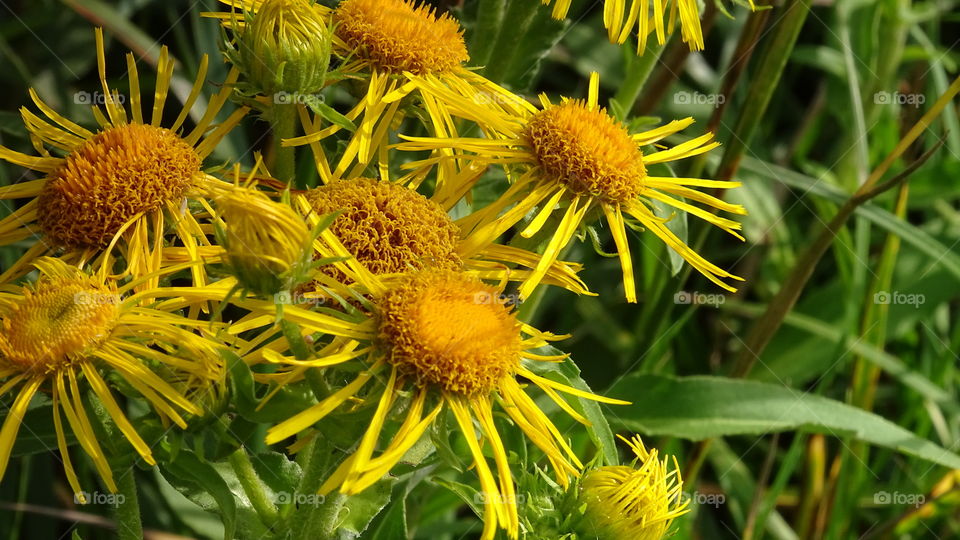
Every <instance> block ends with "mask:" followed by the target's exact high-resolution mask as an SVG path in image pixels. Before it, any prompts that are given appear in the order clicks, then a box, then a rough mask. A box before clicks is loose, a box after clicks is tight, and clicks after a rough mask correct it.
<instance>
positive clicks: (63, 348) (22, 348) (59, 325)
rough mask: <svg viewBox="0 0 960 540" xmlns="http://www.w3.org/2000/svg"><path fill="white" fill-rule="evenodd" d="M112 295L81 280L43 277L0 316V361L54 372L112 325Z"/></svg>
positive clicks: (114, 301) (114, 303)
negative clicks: (0, 329)
mask: <svg viewBox="0 0 960 540" xmlns="http://www.w3.org/2000/svg"><path fill="white" fill-rule="evenodd" d="M118 304H119V297H118V296H117V293H116V291H114V290H111V289H109V288H107V287H104V286H102V285H99V284H96V283H92V282H87V281H86V280H81V279H69V278H48V279H42V280H41V281H39V282H38V283H37V286H36V288H35V289H34V290H29V289H27V290H26V291H25V293H24V297H23V299H22V300H21V301H20V302H19V303H16V304H14V305H13V307H12V310H10V311H9V312H8V313H6V314H4V315H3V320H2V328H3V332H2V334H0V363H5V364H7V365H9V366H11V367H15V368H17V369H20V370H22V371H31V370H39V371H41V372H43V373H46V372H50V371H55V370H57V369H58V368H60V367H62V366H64V365H66V364H69V363H70V362H72V361H73V360H74V359H76V358H78V357H82V356H83V354H84V353H85V352H86V351H88V350H89V349H91V348H93V347H96V346H97V345H99V344H101V343H103V341H105V340H106V339H107V337H109V335H110V332H111V331H112V330H113V327H114V325H115V324H116V320H117V315H118V311H119V306H118Z"/></svg>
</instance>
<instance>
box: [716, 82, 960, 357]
mask: <svg viewBox="0 0 960 540" xmlns="http://www.w3.org/2000/svg"><path fill="white" fill-rule="evenodd" d="M958 92H960V77H957V79H956V80H954V82H953V84H951V85H950V87H949V88H948V89H947V91H946V92H945V93H944V94H943V95H942V96H940V98H939V99H938V100H937V102H936V103H934V104H933V106H932V107H931V108H930V110H929V111H927V113H926V114H924V115H923V117H922V118H921V119H920V120H919V121H918V122H917V123H916V124H915V125H914V126H913V127H912V128H911V129H910V131H908V132H907V134H906V135H905V136H904V137H903V138H902V139H901V140H900V142H899V144H897V146H896V148H894V150H893V151H892V152H890V154H889V155H887V157H886V158H885V159H884V160H883V162H882V163H881V164H880V165H879V166H878V167H877V168H875V169H874V170H873V172H872V173H871V174H870V177H869V178H868V179H867V181H866V182H864V183H863V185H862V186H860V189H859V190H857V192H856V193H855V194H854V195H853V196H851V197H850V198H849V199H848V200H847V202H846V203H845V204H844V205H843V206H842V207H841V208H840V210H839V211H838V212H837V215H836V216H834V218H833V219H832V220H831V221H830V223H829V224H828V225H827V226H826V227H825V228H823V229H822V230H821V233H820V235H819V236H818V237H817V238H816V240H815V241H814V242H813V243H812V244H811V245H810V246H809V247H808V248H807V249H806V250H805V251H804V253H803V255H802V256H801V257H800V259H799V260H798V262H797V265H796V266H795V267H794V269H793V271H792V272H791V273H790V275H789V276H788V277H787V279H786V281H785V282H784V284H783V286H782V287H781V288H780V291H779V292H778V293H777V295H776V296H775V297H774V298H773V299H772V300H771V301H770V303H769V305H768V307H767V310H766V312H765V313H764V315H763V316H762V317H761V318H760V319H758V321H757V323H755V324H754V325H753V327H752V328H751V330H750V333H749V334H748V336H747V339H746V342H745V343H744V347H743V350H742V352H741V356H740V359H739V361H738V364H737V367H736V368H735V370H734V373H735V375H738V376H745V375H746V374H748V373H749V372H750V369H751V368H752V367H753V364H754V363H755V362H756V360H757V359H758V358H759V357H760V355H761V354H763V350H764V349H765V348H766V346H767V344H769V343H770V340H771V339H772V338H773V335H774V334H775V333H776V332H777V330H778V329H779V328H780V326H781V325H782V324H783V320H784V317H786V315H787V313H788V312H789V311H790V310H791V309H793V306H794V304H796V302H797V300H798V299H799V298H800V294H801V293H802V292H803V289H804V287H805V286H806V284H807V281H808V280H809V279H810V276H811V275H813V270H814V268H815V267H816V265H817V263H819V262H820V259H821V258H822V257H823V255H824V253H826V251H827V249H829V247H830V245H831V244H832V243H833V238H834V237H835V236H836V233H837V231H839V230H840V228H841V227H842V226H843V225H844V224H845V223H846V221H847V219H848V218H849V217H850V215H851V214H852V213H853V211H854V210H856V209H857V207H859V206H860V205H862V204H863V203H865V202H867V201H869V200H870V199H872V198H873V197H876V196H877V195H879V194H880V193H882V192H883V191H885V190H886V189H890V188H891V187H894V185H896V184H897V183H899V182H902V181H904V180H906V177H907V176H909V174H910V173H911V172H913V169H915V168H916V167H918V166H919V165H920V162H922V160H925V159H927V158H929V157H930V152H928V153H927V154H925V157H923V158H921V160H918V162H915V163H914V164H912V165H911V166H910V167H908V168H907V170H906V171H904V173H901V174H900V175H897V176H896V177H894V178H893V179H892V180H890V181H887V182H885V183H884V184H882V185H881V186H877V185H876V184H877V182H878V181H879V180H880V178H882V177H883V175H884V174H886V172H887V171H888V170H889V169H890V167H891V166H892V165H893V164H894V162H896V161H897V160H898V159H899V158H900V156H902V155H903V153H904V152H906V150H907V148H908V147H909V146H910V145H911V144H913V142H914V141H916V140H917V138H919V137H920V135H921V134H923V133H924V132H925V131H926V130H927V128H928V127H929V126H930V124H932V123H933V121H934V120H935V119H936V118H937V117H938V116H939V115H940V113H941V112H942V111H943V108H944V107H946V105H947V103H949V102H950V100H952V99H953V98H954V96H956V95H957V93H958ZM937 148H939V146H936V147H934V150H936V149H937Z"/></svg>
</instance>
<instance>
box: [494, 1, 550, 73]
mask: <svg viewBox="0 0 960 540" xmlns="http://www.w3.org/2000/svg"><path fill="white" fill-rule="evenodd" d="M538 9H540V2H527V1H524V2H513V3H511V4H510V5H509V7H508V8H507V14H506V15H505V16H504V17H503V21H504V22H509V24H500V28H499V30H498V32H497V42H496V44H494V45H493V52H492V53H491V55H490V59H492V60H494V63H492V64H487V66H486V68H484V70H483V75H484V76H485V77H486V78H488V79H490V80H491V81H493V82H496V83H502V82H503V80H504V78H505V77H506V76H507V74H509V73H510V68H512V67H513V63H514V61H515V60H516V53H517V39H516V37H517V36H522V35H525V34H526V33H527V31H528V30H529V29H530V25H532V24H533V19H534V17H536V15H537V10H538Z"/></svg>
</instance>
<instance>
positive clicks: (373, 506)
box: [337, 477, 406, 538]
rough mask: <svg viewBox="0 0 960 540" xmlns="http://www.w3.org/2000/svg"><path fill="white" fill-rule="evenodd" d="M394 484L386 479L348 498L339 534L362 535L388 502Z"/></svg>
mask: <svg viewBox="0 0 960 540" xmlns="http://www.w3.org/2000/svg"><path fill="white" fill-rule="evenodd" d="M396 482H397V479H396V478H392V477H387V478H384V479H383V480H381V481H379V482H377V483H376V484H374V485H372V486H370V487H369V488H367V489H365V490H363V492H362V493H359V494H357V495H353V496H351V497H350V498H348V499H347V502H346V504H345V505H344V509H343V511H342V514H343V515H345V517H344V518H343V521H342V522H341V523H340V524H339V525H338V527H337V530H338V531H339V532H340V534H341V535H343V534H344V533H346V534H347V535H349V536H360V535H361V534H363V532H364V531H365V530H367V527H369V526H370V523H371V522H372V521H373V520H374V518H376V517H377V515H378V514H379V513H380V511H381V510H383V509H384V507H386V506H387V504H388V503H389V502H390V496H391V492H392V491H393V486H394V484H396ZM373 538H406V536H405V535H404V536H384V537H380V536H373Z"/></svg>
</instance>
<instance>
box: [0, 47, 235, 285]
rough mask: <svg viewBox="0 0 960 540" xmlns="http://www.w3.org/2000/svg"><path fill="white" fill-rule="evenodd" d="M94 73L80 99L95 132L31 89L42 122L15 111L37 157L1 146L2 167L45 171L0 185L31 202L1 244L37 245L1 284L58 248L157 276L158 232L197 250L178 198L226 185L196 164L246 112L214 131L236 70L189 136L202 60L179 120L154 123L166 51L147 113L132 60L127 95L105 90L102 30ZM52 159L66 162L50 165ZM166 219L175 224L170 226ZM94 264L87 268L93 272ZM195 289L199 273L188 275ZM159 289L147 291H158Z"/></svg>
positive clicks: (201, 238)
mask: <svg viewBox="0 0 960 540" xmlns="http://www.w3.org/2000/svg"><path fill="white" fill-rule="evenodd" d="M96 41H97V67H98V70H99V75H100V82H101V86H102V92H100V91H98V92H95V93H93V94H90V93H86V94H85V95H82V94H80V97H81V98H84V99H87V100H88V101H93V100H94V98H97V100H99V99H100V98H102V100H103V102H102V103H99V104H97V103H94V106H93V115H94V117H95V118H96V120H97V123H98V124H99V126H100V130H99V131H97V132H96V133H95V132H93V131H90V130H88V129H86V128H84V127H82V126H80V125H79V124H77V123H75V122H72V121H71V120H69V119H67V118H64V117H63V116H61V115H60V114H58V113H57V112H56V111H54V110H53V109H51V108H50V107H49V106H48V105H47V104H46V103H44V102H43V101H41V100H40V98H39V97H38V96H37V93H36V92H35V91H33V90H31V91H30V97H31V98H32V100H33V102H34V104H35V105H36V106H37V108H39V109H40V111H41V112H42V113H43V114H44V115H45V116H46V117H47V119H48V120H49V121H48V120H45V119H43V118H41V117H40V116H38V115H36V114H34V113H32V112H30V111H29V110H27V109H26V108H24V109H23V110H22V115H23V121H24V124H25V125H26V127H27V129H28V130H29V131H30V134H31V136H32V137H33V140H34V144H35V145H36V147H37V148H38V152H39V153H40V154H41V157H35V156H31V155H27V154H23V153H20V152H16V151H13V150H10V149H8V148H5V147H2V146H0V159H3V160H5V161H9V162H10V163H14V164H17V165H20V166H23V167H27V168H29V169H33V170H35V171H38V172H40V173H42V174H43V175H44V176H43V178H41V179H39V180H33V181H30V182H22V183H19V184H13V185H10V186H4V187H0V200H9V199H30V201H29V202H27V203H26V204H25V205H23V206H22V207H20V208H19V209H18V210H17V211H16V212H14V213H12V214H11V215H9V216H7V217H5V218H4V219H2V220H0V246H3V245H9V244H12V243H14V242H19V241H22V240H25V239H29V238H35V239H36V242H35V243H34V244H33V246H32V247H31V248H30V249H29V250H28V251H27V253H26V254H24V256H23V257H21V258H20V260H19V261H17V262H16V263H14V264H13V265H12V266H11V267H10V268H8V269H6V271H5V272H3V274H2V275H0V283H4V282H7V281H10V280H12V279H15V278H17V277H19V276H21V275H23V273H25V272H26V271H28V270H29V267H30V265H31V263H32V262H33V261H34V260H36V259H37V258H38V257H42V256H44V255H49V254H53V253H56V252H60V251H61V250H64V251H65V253H63V254H62V256H63V257H64V258H65V259H66V260H67V261H68V262H71V263H81V262H89V261H91V258H92V257H96V256H97V255H98V254H99V256H100V257H101V260H102V259H103V258H104V257H106V258H109V257H111V256H112V249H110V248H111V247H112V246H114V245H117V246H118V247H119V248H120V251H121V255H123V259H124V261H125V262H126V263H127V265H128V267H127V270H126V273H129V274H132V275H134V276H136V277H140V276H144V275H156V274H157V272H158V271H159V270H160V269H161V266H162V265H163V264H164V262H165V260H164V257H163V254H162V253H160V252H162V251H163V248H164V247H166V242H165V240H167V239H166V238H164V234H165V232H166V231H167V230H170V231H172V234H171V240H172V237H174V236H175V237H176V241H177V243H178V244H179V245H180V246H183V249H186V250H187V251H189V252H196V249H197V247H198V246H200V245H203V244H206V243H207V241H206V237H205V235H204V234H203V233H202V232H201V231H200V225H199V224H198V222H197V221H196V218H195V217H194V215H193V213H192V212H186V211H184V210H185V209H186V208H187V206H186V205H185V198H187V199H202V198H206V197H207V196H209V195H211V194H214V193H216V192H218V191H220V190H222V189H225V188H226V187H229V184H226V183H225V182H222V181H220V180H218V179H216V178H214V177H212V176H209V175H207V174H204V173H203V172H202V170H201V166H202V163H203V160H204V159H205V158H206V157H207V156H208V155H210V153H211V152H213V149H214V147H215V146H216V145H217V143H218V142H219V141H220V140H221V139H222V138H223V137H224V136H225V135H226V134H227V133H228V132H229V131H230V130H231V129H232V128H233V127H234V126H236V125H237V124H238V123H239V122H240V120H241V118H242V117H243V116H244V115H245V114H246V112H247V110H246V109H245V108H242V109H239V110H237V111H235V112H234V113H233V114H231V115H230V116H229V117H227V118H226V119H225V120H224V121H223V122H222V123H220V124H214V121H215V118H216V116H217V115H218V114H219V112H220V110H221V109H222V108H223V106H224V105H225V104H226V102H227V100H228V98H229V97H230V94H231V92H232V91H233V88H232V85H233V83H234V82H235V81H236V79H237V75H238V72H236V71H232V72H231V73H230V75H229V76H228V77H227V80H226V82H225V83H224V85H223V88H222V90H221V91H220V92H219V93H218V94H217V95H215V96H213V97H212V98H211V99H210V101H209V103H208V106H207V109H206V112H205V113H204V114H203V116H202V118H200V119H199V120H198V121H197V122H196V126H195V127H194V128H193V129H192V130H190V131H189V132H185V133H181V128H182V127H183V125H184V123H185V122H186V120H187V116H188V114H189V113H190V110H191V109H192V108H193V105H194V103H196V102H197V100H198V99H199V98H200V94H201V92H202V90H203V89H204V85H205V84H206V83H207V81H206V72H207V64H208V60H207V57H203V58H202V59H201V62H200V69H199V72H198V73H197V77H196V80H195V81H194V85H193V88H192V89H191V91H190V93H189V95H188V96H187V97H186V99H185V101H184V105H183V108H182V109H181V111H180V113H179V115H178V116H177V118H176V120H174V121H173V122H172V123H171V124H169V125H168V126H163V125H161V124H162V123H163V122H162V120H163V118H164V106H165V104H166V99H167V94H168V91H169V89H170V83H171V80H172V78H173V67H174V62H173V61H172V60H171V59H170V56H169V53H168V52H167V48H166V47H163V48H162V49H161V51H160V59H159V63H158V66H157V82H156V88H155V91H151V92H150V93H151V95H153V96H155V97H154V99H153V104H152V105H153V106H152V110H149V109H148V110H147V111H146V112H145V111H144V110H143V103H142V96H141V92H140V79H139V76H138V73H137V65H136V61H135V59H134V57H133V54H128V55H127V73H128V74H129V79H130V89H129V92H128V95H126V96H121V94H120V92H119V91H118V90H116V89H112V88H110V87H109V86H108V84H107V80H106V60H105V52H104V40H103V32H102V31H101V30H100V29H97V31H96ZM48 147H49V148H50V149H52V150H53V152H52V153H53V154H57V153H60V154H63V155H64V157H55V156H54V155H51V152H50V149H48ZM171 218H173V219H171ZM100 262H101V261H94V263H95V264H100ZM195 277H196V278H197V279H198V280H199V281H201V282H202V281H203V280H204V279H205V278H204V276H203V273H202V271H197V272H195ZM156 284H157V283H156V282H155V281H153V282H148V283H144V285H145V286H148V287H149V286H156Z"/></svg>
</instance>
